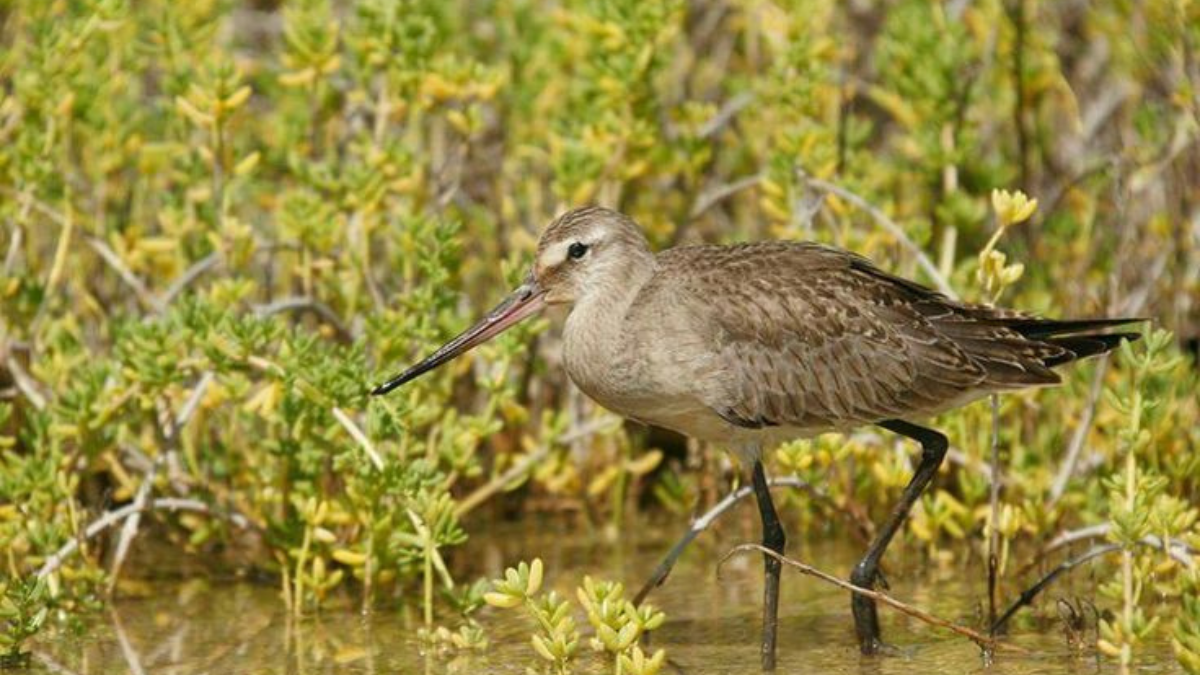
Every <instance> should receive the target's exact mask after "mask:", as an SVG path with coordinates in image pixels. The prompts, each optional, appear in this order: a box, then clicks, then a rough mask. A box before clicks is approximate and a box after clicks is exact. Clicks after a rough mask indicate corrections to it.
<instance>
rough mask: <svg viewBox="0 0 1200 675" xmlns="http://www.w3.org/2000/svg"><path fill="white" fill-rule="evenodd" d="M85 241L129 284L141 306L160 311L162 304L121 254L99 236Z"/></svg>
mask: <svg viewBox="0 0 1200 675" xmlns="http://www.w3.org/2000/svg"><path fill="white" fill-rule="evenodd" d="M87 243H88V246H90V247H92V250H93V251H95V252H96V253H97V254H99V256H100V258H101V259H102V260H104V262H105V263H107V264H108V266H109V267H111V268H112V269H113V271H114V272H116V273H117V276H118V277H120V278H121V281H124V282H125V285H126V286H129V288H131V289H132V290H133V294H134V295H135V296H137V299H138V302H139V303H141V305H142V307H143V308H145V309H147V310H149V311H152V312H160V311H162V306H161V305H160V304H159V300H158V298H156V297H154V296H153V295H152V294H151V293H150V290H149V289H148V288H146V284H144V283H142V280H141V279H139V278H138V277H137V275H136V274H134V273H133V271H132V270H130V269H129V267H128V266H127V265H126V264H125V261H124V260H121V256H119V255H117V252H116V251H114V250H112V249H111V248H109V246H108V244H106V243H105V242H104V240H103V239H100V238H99V237H88V238H87Z"/></svg>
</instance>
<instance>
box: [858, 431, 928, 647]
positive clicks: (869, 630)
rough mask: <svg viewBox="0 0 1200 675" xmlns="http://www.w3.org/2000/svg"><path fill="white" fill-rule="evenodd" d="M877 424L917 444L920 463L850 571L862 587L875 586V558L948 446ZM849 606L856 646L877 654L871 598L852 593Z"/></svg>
mask: <svg viewBox="0 0 1200 675" xmlns="http://www.w3.org/2000/svg"><path fill="white" fill-rule="evenodd" d="M879 426H881V427H883V428H884V429H887V430H888V431H891V432H894V433H897V434H900V435H901V436H906V437H908V438H911V439H913V440H914V441H917V442H918V443H920V444H921V462H920V463H919V464H917V470H916V472H915V473H914V474H913V477H912V480H911V481H909V483H908V486H907V487H905V488H904V492H903V493H902V494H901V495H900V502H899V503H897V504H896V506H895V508H893V509H892V513H891V515H890V516H888V519H887V522H885V523H884V524H883V527H882V528H880V530H879V534H877V535H875V541H872V542H871V545H870V546H868V547H867V553H866V555H864V556H863V559H862V560H860V561H859V562H858V564H857V565H855V566H854V571H853V572H851V573H850V583H852V584H854V585H855V586H862V587H864V588H874V587H875V580H876V579H877V578H878V576H879V559H880V558H882V557H883V553H884V551H886V550H887V547H888V544H890V543H891V542H892V537H894V536H895V535H896V532H898V531H899V530H900V526H901V525H903V524H904V519H905V518H906V517H908V512H909V511H910V510H911V509H912V505H913V504H915V503H916V501H917V499H919V498H920V497H921V493H922V492H924V491H925V488H926V487H928V486H929V483H930V481H932V480H933V477H934V475H936V474H937V470H938V467H939V466H941V463H942V458H943V457H945V456H946V448H947V446H948V445H949V443H948V442H947V441H946V437H945V436H943V435H942V434H940V433H938V432H936V431H934V430H933V429H926V428H925V427H919V426H917V425H915V424H909V423H908V422H902V421H900V420H888V421H886V422H880V424H879ZM850 608H851V609H852V610H853V611H854V629H855V631H856V632H857V633H858V645H859V649H861V650H862V653H863V654H875V653H877V652H878V651H879V649H880V648H881V647H882V646H883V642H882V641H881V640H880V639H879V615H878V613H877V612H876V609H875V601H874V600H872V599H870V598H868V597H865V596H862V595H858V594H857V593H856V594H854V596H852V598H851V600H850Z"/></svg>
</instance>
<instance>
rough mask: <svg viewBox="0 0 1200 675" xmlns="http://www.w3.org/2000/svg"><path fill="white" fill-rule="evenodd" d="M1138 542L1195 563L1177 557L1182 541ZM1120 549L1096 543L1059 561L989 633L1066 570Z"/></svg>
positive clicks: (1151, 538) (1148, 538)
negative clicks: (1077, 553)
mask: <svg viewBox="0 0 1200 675" xmlns="http://www.w3.org/2000/svg"><path fill="white" fill-rule="evenodd" d="M1106 524H1107V523H1106ZM1139 543H1140V544H1141V545H1142V546H1146V547H1148V548H1153V549H1156V550H1159V551H1162V552H1164V553H1166V554H1167V555H1169V556H1171V557H1172V558H1174V559H1175V560H1178V561H1180V562H1181V564H1183V566H1184V567H1189V568H1190V567H1193V566H1194V565H1195V564H1196V563H1195V561H1194V560H1192V559H1191V558H1188V557H1186V555H1185V557H1183V558H1182V559H1181V558H1179V557H1178V556H1179V555H1180V554H1183V553H1184V552H1185V550H1184V549H1185V546H1186V545H1184V544H1183V543H1182V542H1178V541H1167V542H1166V545H1165V546H1164V544H1163V541H1162V539H1160V538H1158V537H1156V536H1153V535H1150V536H1146V537H1143V538H1142V540H1141V542H1139ZM1120 550H1121V545H1120V544H1097V545H1096V546H1093V547H1092V548H1090V549H1088V550H1087V551H1085V552H1084V553H1081V554H1079V555H1077V556H1075V557H1074V558H1070V559H1068V560H1065V561H1063V562H1062V563H1059V564H1058V566H1056V567H1055V568H1054V569H1052V570H1050V571H1049V572H1048V573H1047V574H1046V575H1045V576H1043V577H1042V578H1041V579H1038V581H1037V583H1035V584H1034V585H1032V586H1030V587H1029V588H1027V589H1025V590H1024V591H1022V592H1021V595H1020V596H1019V597H1018V598H1017V599H1016V600H1015V601H1013V604H1012V605H1011V606H1009V608H1008V609H1007V610H1005V612H1004V614H1003V615H1001V616H1000V618H999V619H996V620H995V621H994V622H993V623H992V627H991V633H992V634H993V635H995V634H996V633H998V632H1000V631H1002V630H1004V626H1005V625H1006V624H1007V623H1008V620H1009V619H1011V618H1012V617H1013V615H1014V614H1016V613H1017V611H1018V610H1020V609H1021V608H1022V607H1025V606H1027V605H1029V604H1031V603H1032V602H1033V599H1034V598H1036V597H1037V595H1038V594H1039V593H1041V592H1042V591H1043V590H1044V589H1045V588H1046V586H1049V585H1050V583H1051V582H1053V581H1054V580H1055V579H1057V578H1058V577H1060V576H1062V575H1063V574H1065V573H1067V572H1070V571H1071V570H1073V569H1075V568H1076V567H1079V566H1080V565H1082V564H1084V563H1086V562H1088V561H1090V560H1092V559H1094V558H1099V557H1101V556H1104V555H1108V554H1109V553H1115V552H1117V551H1120Z"/></svg>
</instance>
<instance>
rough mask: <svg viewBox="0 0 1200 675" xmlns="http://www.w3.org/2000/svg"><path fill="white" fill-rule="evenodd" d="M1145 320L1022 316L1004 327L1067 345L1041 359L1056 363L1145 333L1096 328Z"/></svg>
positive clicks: (1099, 351) (1109, 348) (1111, 347)
mask: <svg viewBox="0 0 1200 675" xmlns="http://www.w3.org/2000/svg"><path fill="white" fill-rule="evenodd" d="M1145 320H1146V319H1141V318H1125V319H1079V320H1073V321H1056V320H1054V319H1029V318H1021V319H1015V320H1012V321H1006V322H1005V327H1006V328H1010V329H1012V330H1014V331H1016V332H1018V333H1020V334H1021V336H1022V337H1025V338H1028V339H1030V340H1037V341H1039V342H1046V343H1049V344H1052V345H1054V346H1056V347H1061V348H1063V349H1065V350H1066V352H1064V353H1060V354H1057V355H1055V356H1052V357H1050V358H1047V359H1045V360H1044V361H1043V362H1042V363H1043V364H1044V365H1046V366H1047V367H1054V366H1059V365H1062V364H1064V363H1070V362H1072V361H1078V360H1079V359H1084V358H1087V357H1089V356H1095V355H1097V354H1104V353H1107V352H1110V351H1112V350H1114V349H1116V348H1117V347H1118V346H1119V345H1120V344H1121V342H1123V341H1125V340H1128V341H1130V342H1133V341H1134V340H1137V339H1138V338H1140V337H1141V336H1142V334H1141V333H1134V332H1117V333H1106V332H1097V331H1103V330H1104V329H1106V328H1113V327H1115V326H1125V325H1128V324H1131V323H1138V322H1139V321H1145Z"/></svg>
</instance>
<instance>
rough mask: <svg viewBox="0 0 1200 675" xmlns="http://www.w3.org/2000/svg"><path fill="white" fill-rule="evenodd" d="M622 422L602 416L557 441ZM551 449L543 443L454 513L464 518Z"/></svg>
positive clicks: (458, 507)
mask: <svg viewBox="0 0 1200 675" xmlns="http://www.w3.org/2000/svg"><path fill="white" fill-rule="evenodd" d="M620 423H621V420H620V419H619V418H616V417H608V416H605V417H600V418H597V419H594V420H592V421H591V422H589V423H587V424H583V425H580V427H579V428H578V429H574V430H571V431H568V432H567V433H564V434H563V435H562V436H561V437H559V438H558V440H557V442H558V443H559V444H562V445H568V444H571V443H574V442H575V441H578V440H580V439H582V438H586V437H588V436H591V435H592V434H595V433H598V432H601V431H604V430H606V429H609V428H616V427H617V426H618V425H620ZM550 450H551V446H550V444H548V443H544V444H542V446H541V447H539V448H538V449H537V450H536V451H534V452H533V453H531V454H528V455H526V456H525V457H524V458H523V459H521V461H519V462H517V463H516V464H514V465H512V466H511V467H509V468H508V471H505V472H504V473H502V474H500V475H499V476H496V477H495V478H493V479H492V480H490V481H488V482H487V483H486V484H484V485H481V486H480V487H479V488H478V489H476V490H475V491H474V492H472V493H471V494H469V495H467V496H466V498H464V499H463V500H462V501H461V502H459V503H458V506H457V507H455V509H454V515H455V516H456V517H458V518H462V517H463V516H464V515H466V514H467V513H469V512H470V511H472V510H474V509H475V508H476V507H478V506H479V505H480V504H482V503H484V502H485V501H487V500H488V499H491V497H492V495H494V494H496V493H497V492H500V491H501V490H503V489H504V487H505V486H506V485H510V484H511V483H512V482H513V481H515V480H517V479H518V478H520V477H522V476H524V475H525V474H526V473H528V472H529V470H530V469H532V468H533V467H534V466H536V465H537V464H538V463H539V462H541V461H542V460H543V459H545V458H546V457H547V456H549V454H550Z"/></svg>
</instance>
